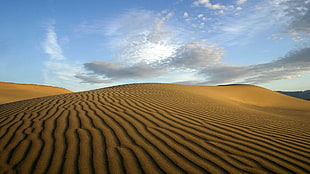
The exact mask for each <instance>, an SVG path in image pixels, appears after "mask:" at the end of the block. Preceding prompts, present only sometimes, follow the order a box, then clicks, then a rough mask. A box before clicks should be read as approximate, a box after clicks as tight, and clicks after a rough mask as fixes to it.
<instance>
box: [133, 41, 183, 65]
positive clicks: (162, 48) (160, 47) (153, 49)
mask: <svg viewBox="0 0 310 174" xmlns="http://www.w3.org/2000/svg"><path fill="white" fill-rule="evenodd" d="M176 48H177V47H176V46H174V45H168V44H160V43H158V44H156V43H148V44H146V45H145V48H142V49H141V51H140V55H139V57H140V58H141V59H142V61H144V62H146V63H153V62H156V61H160V60H163V59H166V58H168V57H171V56H172V55H173V54H174V53H175V51H176Z"/></svg>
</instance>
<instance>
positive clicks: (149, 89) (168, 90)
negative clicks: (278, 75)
mask: <svg viewBox="0 0 310 174" xmlns="http://www.w3.org/2000/svg"><path fill="white" fill-rule="evenodd" d="M309 125H310V102H308V101H304V100H299V99H295V98H293V97H289V96H285V95H282V94H279V93H276V92H272V91H269V90H267V89H263V88H260V87H255V86H249V85H234V86H218V87H199V86H183V85H172V84H132V85H122V86H116V87H110V88H103V89H98V90H93V91H87V92H81V93H70V94H63V95H57V96H49V97H43V98H38V99H32V100H26V101H21V102H15V103H10V104H6V105H0V154H1V155H0V173H38V174H41V173H113V174H118V173H133V174H138V173H172V174H177V173H281V174H284V173H309V171H310V148H309V147H310V126H309Z"/></svg>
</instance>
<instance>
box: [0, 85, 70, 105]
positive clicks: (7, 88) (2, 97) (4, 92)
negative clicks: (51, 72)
mask: <svg viewBox="0 0 310 174" xmlns="http://www.w3.org/2000/svg"><path fill="white" fill-rule="evenodd" d="M65 93H71V91H69V90H67V89H64V88H59V87H53V86H45V85H34V84H17V83H7V82H0V105H1V104H4V103H11V102H16V101H20V100H27V99H32V98H37V97H45V96H51V95H58V94H65Z"/></svg>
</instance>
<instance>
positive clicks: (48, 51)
mask: <svg viewBox="0 0 310 174" xmlns="http://www.w3.org/2000/svg"><path fill="white" fill-rule="evenodd" d="M0 26H1V27H0V60H1V64H0V81H4V82H17V83H35V84H45V85H52V86H59V87H64V88H67V89H70V90H73V91H81V90H89V89H96V88H102V87H107V86H112V85H119V84H125V83H143V82H161V83H179V84H190V85H221V84H230V83H246V84H254V85H259V86H263V87H266V88H269V89H272V90H306V89H310V0H231V1H227V0H156V1H155V0H154V1H149V0H123V1H121V0H113V1H106V0H89V1H85V0H65V1H62V0H29V1H21V0H2V1H1V5H0Z"/></svg>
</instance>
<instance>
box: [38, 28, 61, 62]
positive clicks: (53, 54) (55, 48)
mask: <svg viewBox="0 0 310 174" xmlns="http://www.w3.org/2000/svg"><path fill="white" fill-rule="evenodd" d="M43 49H44V52H45V53H46V54H48V55H50V58H51V59H53V60H63V59H65V56H63V53H62V49H61V47H60V46H59V44H58V41H57V35H56V32H55V29H54V26H52V25H49V26H48V28H47V33H46V39H45V42H44V44H43Z"/></svg>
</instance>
